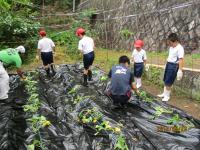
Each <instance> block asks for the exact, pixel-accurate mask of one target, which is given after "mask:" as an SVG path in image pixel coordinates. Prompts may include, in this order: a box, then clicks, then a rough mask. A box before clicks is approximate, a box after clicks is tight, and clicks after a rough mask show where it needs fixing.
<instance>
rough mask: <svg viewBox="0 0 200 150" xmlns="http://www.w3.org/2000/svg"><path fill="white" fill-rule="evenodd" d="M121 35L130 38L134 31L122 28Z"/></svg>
mask: <svg viewBox="0 0 200 150" xmlns="http://www.w3.org/2000/svg"><path fill="white" fill-rule="evenodd" d="M120 35H121V36H122V37H123V38H124V39H128V38H130V37H131V36H133V35H134V33H133V32H131V31H129V30H128V29H126V28H125V29H122V30H121V31H120Z"/></svg>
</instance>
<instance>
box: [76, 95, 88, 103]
mask: <svg viewBox="0 0 200 150" xmlns="http://www.w3.org/2000/svg"><path fill="white" fill-rule="evenodd" d="M90 97H91V96H79V95H78V96H77V97H76V99H75V100H74V101H73V104H78V103H80V102H82V101H83V100H85V99H87V98H90Z"/></svg>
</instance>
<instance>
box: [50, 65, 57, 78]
mask: <svg viewBox="0 0 200 150" xmlns="http://www.w3.org/2000/svg"><path fill="white" fill-rule="evenodd" d="M51 71H52V73H53V76H54V75H55V74H56V71H55V67H54V65H51Z"/></svg>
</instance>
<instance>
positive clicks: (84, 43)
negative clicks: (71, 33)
mask: <svg viewBox="0 0 200 150" xmlns="http://www.w3.org/2000/svg"><path fill="white" fill-rule="evenodd" d="M76 36H78V37H79V38H80V41H79V43H78V49H79V50H80V51H81V53H82V54H83V65H84V72H83V85H84V86H88V82H87V80H88V81H92V70H91V66H92V64H93V61H94V58H95V54H94V40H93V39H92V38H91V37H88V36H86V35H85V29H83V28H78V29H77V30H76Z"/></svg>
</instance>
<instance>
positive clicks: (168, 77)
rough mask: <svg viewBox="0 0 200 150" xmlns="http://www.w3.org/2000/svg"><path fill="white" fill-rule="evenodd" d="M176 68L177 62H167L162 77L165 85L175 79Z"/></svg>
mask: <svg viewBox="0 0 200 150" xmlns="http://www.w3.org/2000/svg"><path fill="white" fill-rule="evenodd" d="M178 69H179V65H178V64H176V63H170V62H168V63H167V65H166V68H165V74H164V78H163V81H164V83H165V85H166V86H172V84H173V83H174V81H175V79H176V76H177V72H178Z"/></svg>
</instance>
